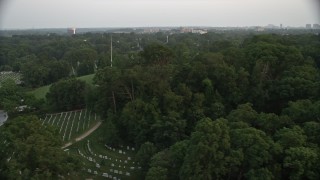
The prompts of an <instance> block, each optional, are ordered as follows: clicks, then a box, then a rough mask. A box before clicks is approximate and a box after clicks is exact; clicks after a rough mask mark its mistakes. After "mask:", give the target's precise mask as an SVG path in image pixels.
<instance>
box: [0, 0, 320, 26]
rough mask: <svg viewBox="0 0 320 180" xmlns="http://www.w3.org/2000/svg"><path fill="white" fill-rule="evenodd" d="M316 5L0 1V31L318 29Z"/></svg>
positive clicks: (285, 0)
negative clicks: (46, 29)
mask: <svg viewBox="0 0 320 180" xmlns="http://www.w3.org/2000/svg"><path fill="white" fill-rule="evenodd" d="M319 5H320V4H319V1H318V0H161V1H160V0H0V29H30V28H35V29H36V28H68V27H77V28H94V27H166V26H176V27H177V26H211V27H228V26H229V27H237V26H239V27H240V26H242V27H243V26H266V25H268V24H273V25H276V26H280V24H282V26H283V27H287V26H295V27H305V26H306V24H320V9H319V7H320V6H319Z"/></svg>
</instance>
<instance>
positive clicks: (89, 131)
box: [62, 121, 102, 149]
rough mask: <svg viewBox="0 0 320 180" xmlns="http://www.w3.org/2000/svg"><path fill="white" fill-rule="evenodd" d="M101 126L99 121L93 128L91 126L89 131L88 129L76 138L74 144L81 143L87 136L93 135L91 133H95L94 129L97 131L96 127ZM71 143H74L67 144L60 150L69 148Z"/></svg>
mask: <svg viewBox="0 0 320 180" xmlns="http://www.w3.org/2000/svg"><path fill="white" fill-rule="evenodd" d="M101 124H102V121H99V122H98V123H97V124H96V125H95V126H93V127H92V128H91V129H89V130H88V131H87V132H85V133H84V134H82V135H81V136H79V137H77V138H76V142H78V141H81V140H82V139H84V138H86V137H87V136H89V135H90V134H91V133H93V131H95V130H96V129H98V127H99V126H100V125H101ZM73 143H75V142H68V143H66V144H65V145H63V146H62V149H64V148H66V147H69V146H71V145H72V144H73Z"/></svg>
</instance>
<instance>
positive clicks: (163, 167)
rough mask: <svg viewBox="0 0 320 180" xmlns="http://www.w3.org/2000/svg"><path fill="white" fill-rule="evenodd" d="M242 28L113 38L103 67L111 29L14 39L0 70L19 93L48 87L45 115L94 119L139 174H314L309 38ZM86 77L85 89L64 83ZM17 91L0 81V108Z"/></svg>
mask: <svg viewBox="0 0 320 180" xmlns="http://www.w3.org/2000/svg"><path fill="white" fill-rule="evenodd" d="M250 33H251V32H250ZM250 33H248V32H238V31H233V32H219V33H214V32H209V33H207V34H204V35H198V34H192V33H186V34H179V33H177V34H166V33H162V32H161V33H156V34H135V33H131V34H113V37H112V38H113V66H112V67H110V55H111V52H110V44H109V43H110V40H111V35H110V34H99V33H97V34H80V35H76V36H73V37H62V36H61V37H60V36H48V37H43V36H31V37H29V36H17V37H12V39H8V38H2V39H3V40H4V41H6V42H10V43H7V44H6V45H3V44H2V45H1V46H2V47H3V48H2V47H1V48H0V66H1V68H2V69H9V70H10V69H11V70H13V71H21V73H22V75H23V81H24V84H25V86H27V87H37V86H41V85H45V84H50V83H53V82H54V83H53V84H52V86H51V88H50V92H49V93H48V94H47V96H46V103H43V104H44V105H47V106H48V107H49V108H48V109H50V110H51V111H64V110H74V109H78V108H83V107H88V108H90V109H92V110H93V111H95V112H97V113H99V115H101V116H102V117H103V118H105V119H106V122H105V125H103V126H101V128H103V129H104V130H105V131H106V132H104V133H102V134H103V135H102V136H101V137H100V138H101V139H100V140H101V141H106V142H107V143H111V144H116V143H117V141H121V142H125V143H127V144H130V145H132V146H135V148H136V149H138V152H137V154H136V157H135V158H136V161H137V162H139V163H140V165H141V170H142V174H143V175H145V178H146V179H319V178H320V168H319V166H318V164H317V163H318V162H319V159H320V158H319V157H320V150H319V145H320V141H319V139H320V125H319V124H320V69H319V67H320V59H319V47H320V46H319V45H320V41H319V40H320V39H319V35H317V34H286V33H285V32H282V31H281V32H280V33H279V34H260V33H258V32H252V33H251V34H250ZM259 34H260V35H259ZM285 34H286V35H285ZM167 36H170V38H169V41H168V42H166V37H167ZM34 42H39V43H38V44H37V43H34ZM91 73H95V77H94V80H93V86H88V85H86V84H85V83H84V82H82V81H80V80H77V79H75V78H67V79H63V78H65V77H68V76H71V75H75V76H80V75H86V74H91ZM61 79H62V80H61ZM20 88H21V87H18V86H17V85H15V84H14V83H13V82H5V83H4V84H3V85H2V87H1V88H0V92H1V93H0V100H1V101H0V106H1V107H10V108H15V107H16V106H18V105H19V104H20V103H21V97H25V95H23V92H21V91H20V90H19V89H20ZM30 99H32V98H30ZM34 104H37V103H34ZM38 104H39V103H38ZM35 107H36V106H35ZM42 113H45V111H44V112H42ZM30 121H31V120H30ZM17 122H18V121H17ZM8 124H9V123H8ZM8 126H9V125H8ZM27 142H28V141H27ZM0 143H1V142H0ZM36 145H37V144H36ZM28 148H29V149H27V150H28V151H26V153H27V154H28V153H29V154H30V157H29V156H28V155H26V158H34V159H35V162H34V161H30V162H31V164H27V165H24V166H28V167H29V166H30V168H35V167H36V166H37V164H38V162H37V160H38V159H37V158H38V157H33V156H32V154H37V153H39V158H41V157H42V154H41V152H38V151H40V150H37V149H34V148H32V146H31V145H30V147H29V146H28ZM18 149H19V148H18ZM20 150H21V149H20ZM33 152H35V153H33ZM12 156H13V155H12ZM59 160H61V159H59ZM10 162H11V161H10ZM12 162H14V161H12ZM39 163H40V162H39ZM57 163H59V162H57ZM4 164H5V163H4ZM40 164H41V163H40ZM3 167H4V166H3ZM14 167H16V166H14ZM8 168H13V165H12V167H11V166H10V167H6V169H8ZM59 168H60V167H59ZM16 169H17V168H16ZM20 169H21V168H20ZM68 171H71V169H68ZM21 172H22V173H26V174H28V175H30V177H33V175H35V174H32V173H31V172H30V169H28V170H26V171H25V172H24V171H21ZM6 173H7V171H6ZM15 173H16V171H15ZM50 173H51V172H49V174H50ZM63 173H65V171H60V169H59V173H58V174H59V175H60V174H63ZM49 174H46V175H48V176H49ZM7 175H8V174H5V176H7ZM15 175H18V174H15ZM31 175H32V176H31ZM52 175H56V174H54V173H51V174H50V176H52ZM13 177H15V176H13ZM36 177H38V176H36ZM39 177H40V176H39ZM41 177H47V176H42V175H41Z"/></svg>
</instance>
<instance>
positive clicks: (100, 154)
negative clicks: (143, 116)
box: [65, 122, 143, 180]
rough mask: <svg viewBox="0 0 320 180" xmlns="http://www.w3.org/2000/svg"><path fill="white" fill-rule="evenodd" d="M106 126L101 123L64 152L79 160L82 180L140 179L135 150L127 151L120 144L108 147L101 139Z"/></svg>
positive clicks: (125, 146)
mask: <svg viewBox="0 0 320 180" xmlns="http://www.w3.org/2000/svg"><path fill="white" fill-rule="evenodd" d="M106 125H107V123H105V122H102V124H101V126H100V127H99V128H98V129H97V130H96V131H94V132H93V133H92V134H90V135H89V136H87V137H86V138H84V139H83V140H82V141H79V142H76V143H74V144H73V145H71V146H69V147H67V148H65V151H66V152H68V153H72V154H73V155H75V156H76V157H78V158H79V159H80V161H81V166H82V169H81V172H82V173H81V174H82V177H83V179H88V178H89V179H90V178H91V179H110V176H112V178H115V177H116V178H117V179H134V180H135V179H142V178H143V177H142V176H141V170H140V169H139V166H140V165H139V164H138V163H137V162H136V160H135V158H134V157H135V154H136V152H137V150H136V149H134V150H133V149H132V146H130V147H129V148H130V149H128V146H127V145H121V144H120V143H119V145H117V147H116V146H112V145H108V143H107V142H105V141H104V138H103V134H104V132H103V131H104V129H106V127H105V126H106ZM107 146H108V147H107ZM113 148H114V150H113ZM120 152H121V153H120ZM123 152H125V154H124V153H123ZM94 161H95V162H94ZM115 170H116V171H115ZM79 171H80V170H79ZM89 171H91V172H89ZM94 171H96V173H97V174H95V173H94ZM120 171H121V174H120ZM116 172H117V173H116ZM103 173H107V174H108V178H106V177H103V176H102V175H103ZM104 175H106V174H104Z"/></svg>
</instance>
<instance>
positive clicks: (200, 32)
mask: <svg viewBox="0 0 320 180" xmlns="http://www.w3.org/2000/svg"><path fill="white" fill-rule="evenodd" d="M191 32H192V33H195V34H207V33H208V31H207V30H204V29H192V31H191Z"/></svg>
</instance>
